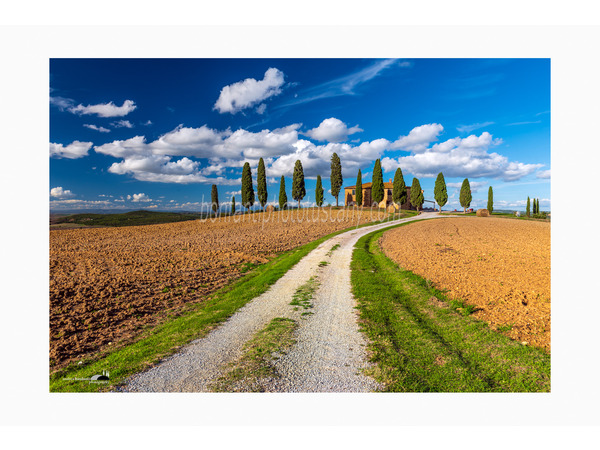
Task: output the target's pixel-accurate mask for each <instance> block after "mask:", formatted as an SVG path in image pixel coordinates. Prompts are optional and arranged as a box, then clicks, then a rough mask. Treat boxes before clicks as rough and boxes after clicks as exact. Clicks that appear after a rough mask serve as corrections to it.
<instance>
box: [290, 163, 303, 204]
mask: <svg viewBox="0 0 600 450" xmlns="http://www.w3.org/2000/svg"><path fill="white" fill-rule="evenodd" d="M305 195H306V189H305V187H304V169H303V168H302V162H301V161H300V160H299V159H297V160H296V164H295V165H294V177H293V178H292V198H293V199H294V200H296V201H297V202H298V208H300V200H302V199H303V198H304V196H305Z"/></svg>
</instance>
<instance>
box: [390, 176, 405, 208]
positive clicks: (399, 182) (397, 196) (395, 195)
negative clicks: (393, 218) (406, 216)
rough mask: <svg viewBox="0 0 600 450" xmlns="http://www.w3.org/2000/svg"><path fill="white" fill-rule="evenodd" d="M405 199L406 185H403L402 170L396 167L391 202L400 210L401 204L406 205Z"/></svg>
mask: <svg viewBox="0 0 600 450" xmlns="http://www.w3.org/2000/svg"><path fill="white" fill-rule="evenodd" d="M406 197H407V195H406V184H405V183H404V176H403V175H402V170H401V169H400V167H398V168H397V169H396V173H395V174H394V184H393V189H392V200H394V203H397V204H398V207H399V208H400V209H401V208H402V204H403V203H406Z"/></svg>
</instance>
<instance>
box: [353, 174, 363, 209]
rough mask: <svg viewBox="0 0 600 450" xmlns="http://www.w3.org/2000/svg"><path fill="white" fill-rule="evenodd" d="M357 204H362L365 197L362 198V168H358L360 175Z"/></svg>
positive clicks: (357, 181) (357, 183)
mask: <svg viewBox="0 0 600 450" xmlns="http://www.w3.org/2000/svg"><path fill="white" fill-rule="evenodd" d="M355 200H356V204H357V205H358V206H362V202H363V198H362V173H361V171H360V169H358V175H357V176H356V199H355Z"/></svg>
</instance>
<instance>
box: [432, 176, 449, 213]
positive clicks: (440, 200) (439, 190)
mask: <svg viewBox="0 0 600 450" xmlns="http://www.w3.org/2000/svg"><path fill="white" fill-rule="evenodd" d="M433 196H434V197H435V201H436V202H437V204H438V205H440V212H442V206H444V205H445V204H446V202H447V201H448V191H447V190H446V180H445V179H444V175H443V174H442V172H440V173H438V176H437V179H436V180H435V187H434V188H433Z"/></svg>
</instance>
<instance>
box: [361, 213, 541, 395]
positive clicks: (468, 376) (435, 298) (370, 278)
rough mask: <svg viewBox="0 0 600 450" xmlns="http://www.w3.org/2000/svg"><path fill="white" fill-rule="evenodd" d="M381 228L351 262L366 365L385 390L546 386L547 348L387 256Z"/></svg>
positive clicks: (531, 389)
mask: <svg viewBox="0 0 600 450" xmlns="http://www.w3.org/2000/svg"><path fill="white" fill-rule="evenodd" d="M433 220H435V219H433ZM410 223H415V222H410ZM408 224H409V223H407V224H400V225H398V226H402V225H408ZM387 230H389V228H388V229H386V230H382V231H376V232H373V233H370V234H368V235H366V236H364V237H362V238H361V239H359V240H358V242H357V244H356V248H355V250H354V253H353V260H352V265H351V268H352V277H351V280H352V289H353V292H354V296H355V297H356V299H357V302H358V309H359V312H360V322H361V328H362V330H363V331H364V332H365V333H366V335H367V337H368V338H369V340H370V344H369V354H370V358H371V360H372V362H373V363H374V367H373V368H371V369H369V370H368V371H367V373H368V374H369V375H371V376H373V377H374V378H375V379H376V380H377V381H379V382H380V383H382V385H383V386H385V388H384V390H385V391H391V392H549V391H550V355H548V354H547V353H546V352H545V351H543V350H541V349H538V348H534V347H530V346H523V345H521V344H520V343H519V342H516V341H513V340H511V339H510V338H508V337H507V336H504V335H503V334H501V333H499V332H496V331H494V330H492V329H490V327H489V326H488V325H487V324H486V323H485V322H482V321H479V320H476V319H475V318H474V317H472V316H470V314H471V313H472V312H473V310H472V309H469V305H467V304H466V303H465V302H464V301H460V300H450V299H448V298H447V297H446V296H445V295H444V293H443V292H441V291H440V290H438V289H436V288H435V287H434V286H433V285H432V283H431V282H429V281H428V280H425V279H424V278H422V277H420V276H418V275H415V274H413V273H412V272H409V271H406V270H403V269H402V268H401V267H399V266H398V265H397V264H395V263H394V262H393V261H391V260H390V259H389V258H387V257H386V256H385V255H384V254H383V252H382V251H381V248H380V246H379V240H380V237H381V235H382V234H383V232H384V231H387Z"/></svg>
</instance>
